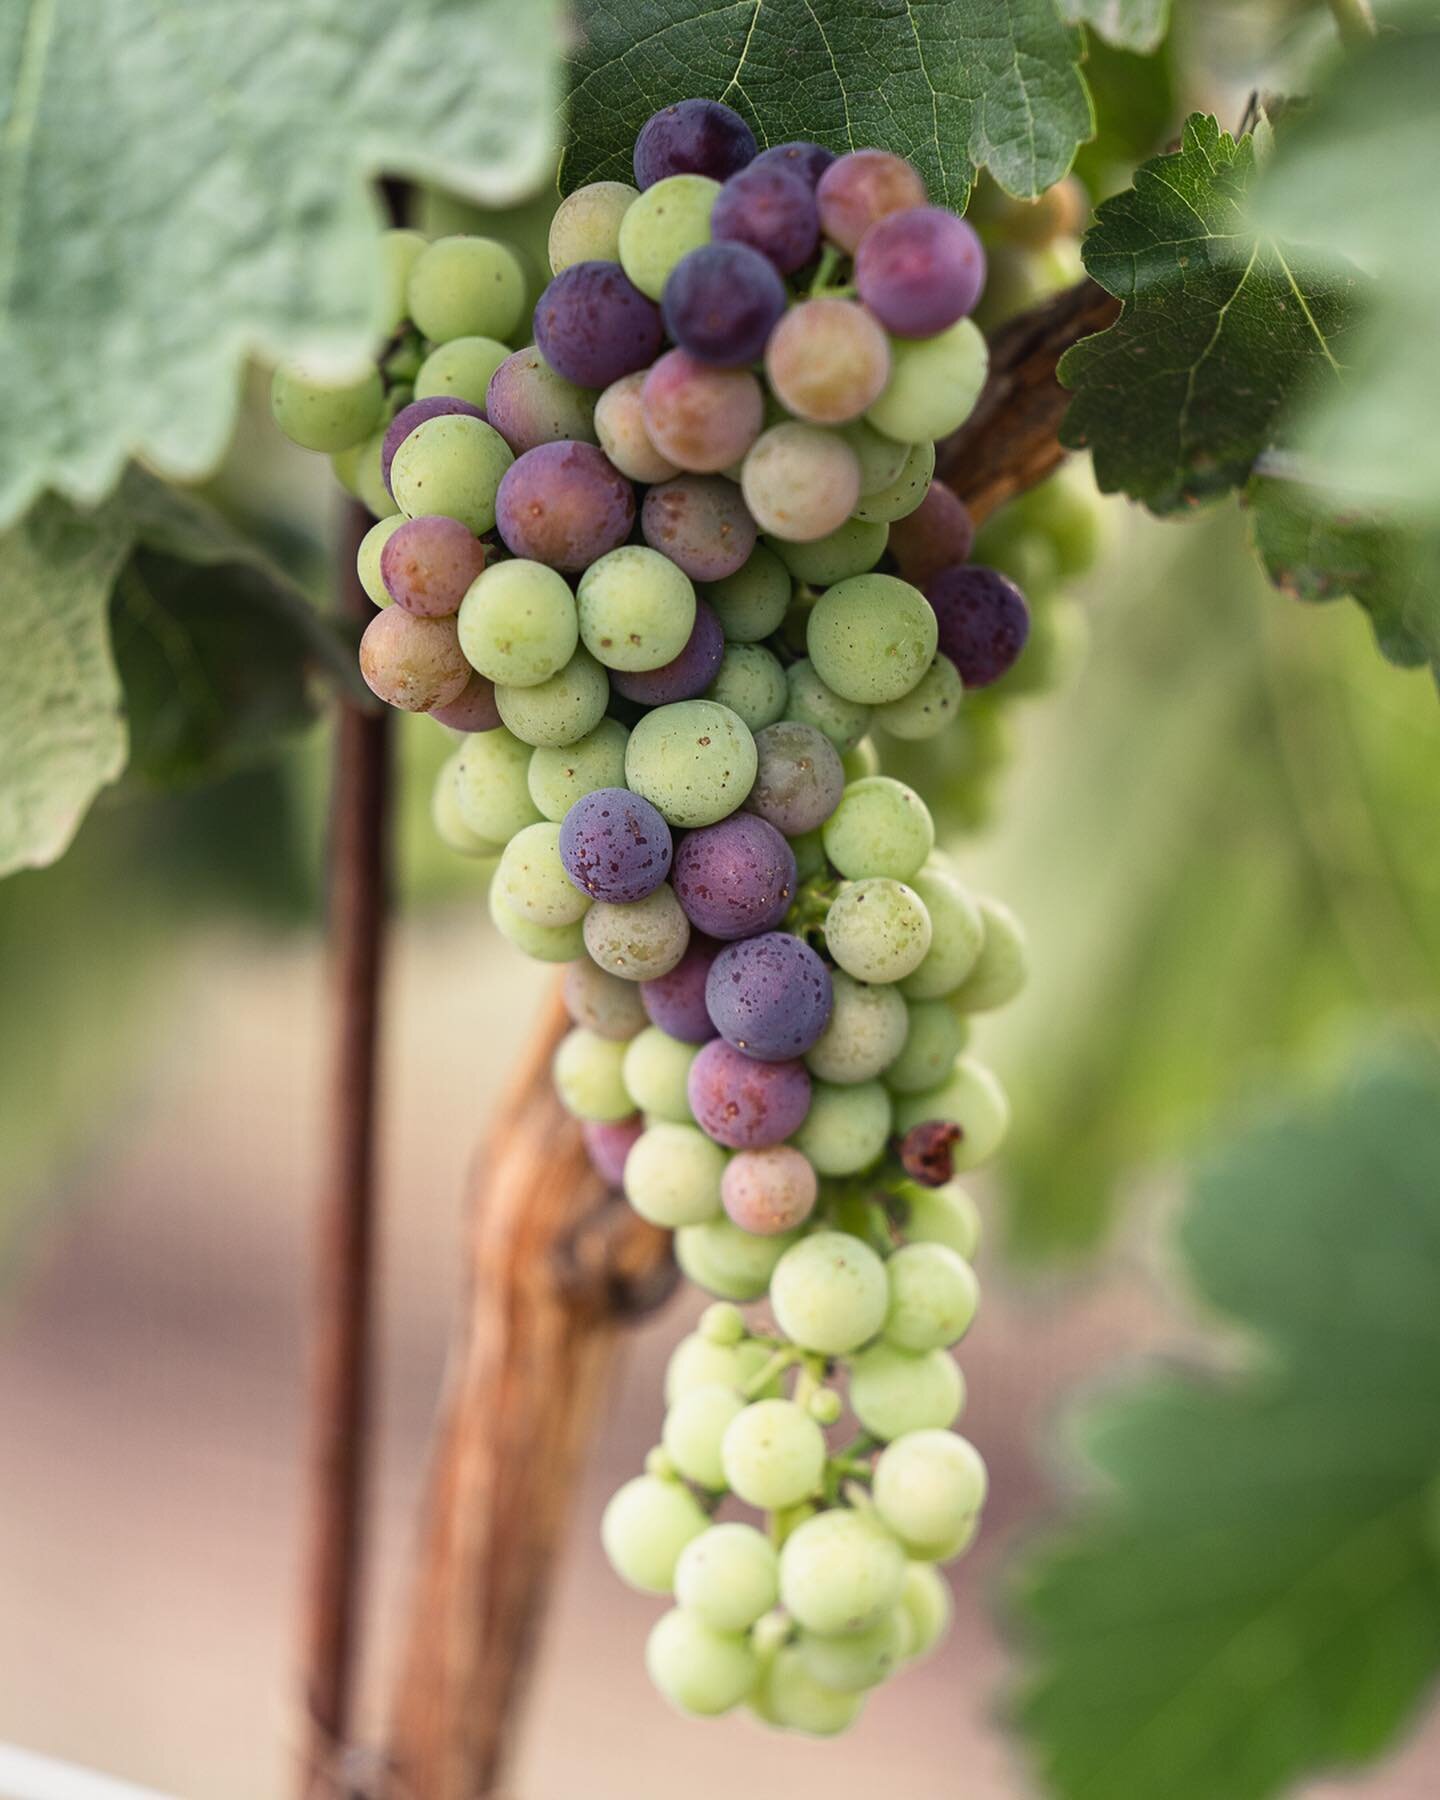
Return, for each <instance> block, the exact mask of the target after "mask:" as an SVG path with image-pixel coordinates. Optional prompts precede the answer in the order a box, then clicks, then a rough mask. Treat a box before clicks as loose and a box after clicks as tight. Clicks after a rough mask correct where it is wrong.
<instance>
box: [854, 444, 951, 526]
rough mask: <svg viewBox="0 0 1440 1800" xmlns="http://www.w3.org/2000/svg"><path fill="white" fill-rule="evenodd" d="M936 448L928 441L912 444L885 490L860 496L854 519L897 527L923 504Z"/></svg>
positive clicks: (933, 465) (877, 489) (882, 488)
mask: <svg viewBox="0 0 1440 1800" xmlns="http://www.w3.org/2000/svg"><path fill="white" fill-rule="evenodd" d="M934 473H935V446H934V445H933V444H932V443H930V442H929V441H928V440H922V441H921V442H920V443H918V444H911V445H910V446H909V448H908V449H907V450H906V452H905V455H904V456H903V457H902V458H901V461H900V469H899V473H898V474H897V475H896V476H895V478H894V480H893V481H891V482H890V483H889V485H888V486H885V487H880V488H876V489H874V490H873V491H872V492H870V493H868V494H863V495H862V496H861V498H860V502H859V504H858V505H857V506H856V508H855V516H856V517H857V518H860V519H867V520H872V521H874V520H881V519H883V520H885V521H887V522H888V523H890V524H892V525H893V524H896V523H898V522H899V521H900V520H901V519H908V518H909V517H910V515H911V514H912V513H913V512H916V511H917V510H918V509H919V508H920V506H921V505H922V504H923V503H924V499H925V495H926V494H927V493H928V492H929V491H930V488H931V486H932V485H933V483H932V481H931V477H932V476H933V475H934Z"/></svg>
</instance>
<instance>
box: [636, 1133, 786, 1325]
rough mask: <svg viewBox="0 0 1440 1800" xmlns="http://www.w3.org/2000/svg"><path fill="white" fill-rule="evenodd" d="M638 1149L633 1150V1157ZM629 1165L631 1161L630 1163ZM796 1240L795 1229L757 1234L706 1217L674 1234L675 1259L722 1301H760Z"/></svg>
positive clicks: (709, 1292) (694, 1280)
mask: <svg viewBox="0 0 1440 1800" xmlns="http://www.w3.org/2000/svg"><path fill="white" fill-rule="evenodd" d="M634 1156H635V1152H634V1151H633V1150H632V1151H631V1152H630V1157H631V1160H632V1161H633V1160H634ZM627 1167H628V1164H627ZM794 1241H795V1234H794V1232H785V1233H783V1234H782V1235H780V1236H779V1237H754V1236H752V1235H751V1233H750V1232H748V1231H742V1230H741V1229H740V1227H739V1226H738V1225H734V1224H732V1223H731V1222H730V1220H729V1219H727V1218H724V1217H721V1218H718V1219H707V1220H706V1221H705V1223H704V1224H703V1225H686V1226H683V1227H682V1228H681V1229H680V1230H679V1231H677V1232H676V1233H675V1260H676V1262H678V1263H679V1265H680V1267H681V1269H682V1270H683V1271H684V1272H685V1274H686V1275H688V1276H689V1278H690V1279H691V1281H693V1282H694V1283H695V1285H696V1287H702V1288H704V1289H705V1291H706V1293H708V1294H714V1295H716V1296H717V1298H719V1299H721V1300H739V1301H741V1302H744V1301H746V1300H758V1299H759V1298H760V1296H761V1295H762V1294H763V1293H764V1292H765V1290H766V1288H768V1287H769V1285H770V1277H771V1275H772V1274H773V1273H774V1270H775V1265H776V1263H777V1262H779V1260H780V1258H781V1257H782V1256H783V1255H784V1254H785V1252H786V1250H788V1249H789V1247H790V1245H791V1244H793V1243H794Z"/></svg>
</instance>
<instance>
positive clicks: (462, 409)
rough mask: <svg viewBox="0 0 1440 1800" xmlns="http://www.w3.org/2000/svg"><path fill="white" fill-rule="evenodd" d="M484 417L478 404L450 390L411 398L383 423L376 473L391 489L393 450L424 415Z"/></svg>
mask: <svg viewBox="0 0 1440 1800" xmlns="http://www.w3.org/2000/svg"><path fill="white" fill-rule="evenodd" d="M484 417H485V413H484V410H483V409H482V408H481V407H479V406H473V405H472V404H471V403H470V401H468V400H460V399H457V398H456V396H455V395H454V394H435V395H432V396H431V398H430V399H428V400H412V401H411V402H410V404H409V405H408V406H402V407H401V408H400V410H399V412H397V413H396V415H395V417H394V418H393V419H392V420H391V421H390V423H389V424H388V425H387V426H386V427H385V435H384V437H382V438H381V440H380V476H381V479H382V480H383V481H384V483H385V486H386V489H387V490H389V491H392V492H393V489H391V483H390V471H391V468H392V466H393V464H394V462H395V452H396V451H397V450H398V449H399V448H400V446H401V445H402V444H403V443H404V442H405V440H406V438H407V437H409V435H410V433H411V432H412V431H414V430H415V428H416V427H417V426H419V425H423V424H424V423H425V421H426V420H427V419H446V418H465V419H483V418H484Z"/></svg>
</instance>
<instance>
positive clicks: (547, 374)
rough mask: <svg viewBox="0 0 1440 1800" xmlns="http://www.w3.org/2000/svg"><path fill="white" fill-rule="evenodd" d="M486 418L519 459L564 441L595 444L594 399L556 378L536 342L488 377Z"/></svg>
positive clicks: (518, 351)
mask: <svg viewBox="0 0 1440 1800" xmlns="http://www.w3.org/2000/svg"><path fill="white" fill-rule="evenodd" d="M485 417H486V419H487V420H488V421H489V423H490V424H491V425H493V426H494V427H495V429H496V431H498V432H499V433H500V435H501V437H502V438H504V440H505V442H506V443H507V444H508V445H509V446H510V448H511V449H512V450H513V451H514V452H515V454H516V455H517V456H520V455H522V454H523V453H524V452H525V451H526V450H533V449H534V448H535V446H536V445H537V444H558V443H560V442H561V441H562V440H563V439H565V438H574V439H579V440H580V441H581V442H582V443H593V442H594V441H595V396H594V395H593V394H587V393H585V392H584V390H583V389H581V388H577V387H576V386H575V384H574V383H573V382H570V381H566V379H565V377H564V376H563V375H557V374H556V373H555V371H554V370H553V369H552V368H551V367H550V365H549V364H548V363H547V362H546V361H545V358H544V357H543V356H542V355H541V354H540V352H539V351H538V350H537V349H536V348H535V347H534V345H533V344H532V345H531V346H530V347H529V348H528V349H526V350H516V351H514V352H513V353H512V354H511V355H509V356H507V357H506V358H505V360H504V362H502V363H501V365H500V367H499V368H498V369H496V371H495V373H494V374H493V375H492V376H491V377H490V386H489V388H488V389H487V390H486V394H485Z"/></svg>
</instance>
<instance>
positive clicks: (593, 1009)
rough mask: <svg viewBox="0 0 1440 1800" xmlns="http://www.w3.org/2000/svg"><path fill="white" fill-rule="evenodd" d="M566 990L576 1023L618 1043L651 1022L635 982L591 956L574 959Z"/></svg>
mask: <svg viewBox="0 0 1440 1800" xmlns="http://www.w3.org/2000/svg"><path fill="white" fill-rule="evenodd" d="M528 829H530V830H535V829H538V827H534V826H531V827H529V828H528ZM564 991H565V1010H566V1012H568V1013H569V1015H570V1018H571V1020H572V1022H573V1023H574V1024H576V1025H584V1026H586V1027H587V1028H588V1029H589V1030H591V1031H598V1032H599V1034H600V1036H601V1037H607V1038H614V1039H615V1041H616V1042H617V1043H622V1044H623V1043H628V1042H629V1040H630V1039H631V1038H633V1037H634V1035H635V1033H636V1032H637V1031H643V1030H644V1028H645V1026H646V1025H647V1024H648V1022H649V1021H648V1019H647V1017H646V1013H645V1006H644V1003H643V1001H642V1000H641V998H640V990H639V989H638V988H637V987H636V986H635V983H634V982H633V981H621V980H620V979H619V977H618V976H615V975H607V974H606V973H605V971H604V969H601V968H597V967H596V965H595V964H594V963H593V962H591V960H590V958H589V957H588V956H582V957H581V958H580V960H579V961H578V962H574V963H571V965H570V967H569V968H568V969H567V970H566V971H565V990H564Z"/></svg>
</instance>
